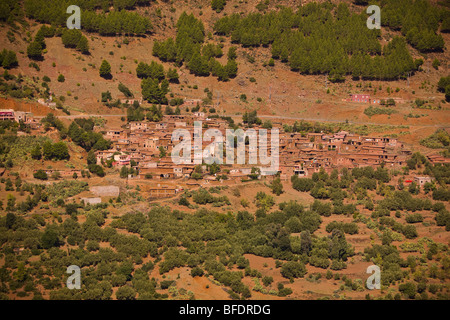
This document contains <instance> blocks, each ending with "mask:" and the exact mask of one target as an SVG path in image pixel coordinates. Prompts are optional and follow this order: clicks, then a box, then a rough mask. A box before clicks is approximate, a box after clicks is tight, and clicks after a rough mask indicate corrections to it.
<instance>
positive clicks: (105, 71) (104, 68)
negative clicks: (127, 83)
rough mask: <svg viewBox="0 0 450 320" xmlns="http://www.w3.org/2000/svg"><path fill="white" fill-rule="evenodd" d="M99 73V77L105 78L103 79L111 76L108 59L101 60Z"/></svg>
mask: <svg viewBox="0 0 450 320" xmlns="http://www.w3.org/2000/svg"><path fill="white" fill-rule="evenodd" d="M99 73H100V77H102V78H105V79H108V78H111V77H112V76H111V65H110V64H109V62H108V61H106V60H103V61H102V64H101V66H100V70H99Z"/></svg>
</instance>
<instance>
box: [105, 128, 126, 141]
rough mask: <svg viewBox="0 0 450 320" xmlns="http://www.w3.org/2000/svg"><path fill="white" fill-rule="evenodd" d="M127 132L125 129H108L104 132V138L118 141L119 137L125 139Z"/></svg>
mask: <svg viewBox="0 0 450 320" xmlns="http://www.w3.org/2000/svg"><path fill="white" fill-rule="evenodd" d="M126 138H127V132H126V131H125V130H108V131H106V133H105V139H107V140H111V141H118V140H119V139H126Z"/></svg>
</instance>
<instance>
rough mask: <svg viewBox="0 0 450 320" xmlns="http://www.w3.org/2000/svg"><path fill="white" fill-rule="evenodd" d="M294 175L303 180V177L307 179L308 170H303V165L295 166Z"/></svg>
mask: <svg viewBox="0 0 450 320" xmlns="http://www.w3.org/2000/svg"><path fill="white" fill-rule="evenodd" d="M293 173H294V175H296V176H299V177H303V178H305V177H308V175H309V174H308V169H307V168H305V167H304V166H303V165H300V164H298V165H295V166H294V172H293Z"/></svg>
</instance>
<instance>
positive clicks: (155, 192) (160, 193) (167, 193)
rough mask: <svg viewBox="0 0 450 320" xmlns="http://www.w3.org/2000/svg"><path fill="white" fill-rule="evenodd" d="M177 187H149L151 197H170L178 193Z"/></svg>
mask: <svg viewBox="0 0 450 320" xmlns="http://www.w3.org/2000/svg"><path fill="white" fill-rule="evenodd" d="M177 190H178V189H177V188H176V187H172V186H158V187H151V188H150V189H148V191H149V194H150V198H168V197H172V196H175V195H176V194H177Z"/></svg>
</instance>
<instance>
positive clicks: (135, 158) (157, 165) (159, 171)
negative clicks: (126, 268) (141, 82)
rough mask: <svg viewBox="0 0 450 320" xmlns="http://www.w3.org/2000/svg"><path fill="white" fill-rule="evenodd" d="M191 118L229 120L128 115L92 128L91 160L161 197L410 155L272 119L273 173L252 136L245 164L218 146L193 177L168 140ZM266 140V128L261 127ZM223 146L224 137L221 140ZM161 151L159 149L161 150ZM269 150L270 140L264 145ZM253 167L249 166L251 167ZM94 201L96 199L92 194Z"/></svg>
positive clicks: (392, 165)
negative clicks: (99, 136)
mask: <svg viewBox="0 0 450 320" xmlns="http://www.w3.org/2000/svg"><path fill="white" fill-rule="evenodd" d="M0 117H2V120H13V121H16V122H23V123H25V124H26V125H28V126H29V127H30V128H31V129H32V132H31V133H32V134H42V133H44V131H43V126H42V124H41V123H40V122H39V120H38V119H35V118H34V117H33V115H32V114H31V113H27V112H15V111H14V110H0ZM194 121H199V122H200V123H201V124H202V125H203V128H205V129H204V130H206V128H208V129H216V130H218V132H220V133H221V135H222V136H226V134H227V130H229V123H228V122H227V121H226V120H225V119H221V118H219V117H214V118H208V117H207V115H206V114H205V113H204V112H195V113H193V114H192V115H190V114H186V115H164V117H163V119H162V121H160V122H150V121H139V122H137V121H131V122H128V123H127V124H126V125H123V126H121V127H118V128H109V127H108V128H106V130H105V128H100V127H99V128H96V129H95V128H94V129H95V130H96V131H99V132H102V133H103V136H104V138H105V139H106V140H109V141H111V142H112V144H111V148H110V149H108V150H98V151H96V152H95V157H96V163H97V164H98V165H102V166H105V165H106V163H108V162H109V163H110V166H111V167H113V168H116V169H118V170H119V171H120V169H121V168H123V167H130V168H131V169H132V170H134V171H133V173H132V174H127V180H128V179H130V180H140V179H143V180H149V181H154V182H153V183H152V184H153V186H152V187H150V188H148V189H147V190H148V192H149V199H158V198H167V197H173V196H176V195H177V194H178V193H179V192H181V191H183V190H185V189H190V188H197V187H205V186H209V185H213V184H219V185H227V184H233V183H236V182H239V181H244V180H247V179H249V176H250V175H251V174H252V173H254V169H255V168H258V169H259V171H257V173H258V174H257V178H258V179H269V181H270V180H272V179H273V178H274V177H275V176H279V177H280V179H281V180H282V181H290V180H291V178H292V176H294V175H296V176H298V177H309V178H310V177H311V176H312V175H313V174H314V173H319V172H321V171H324V172H326V173H328V174H331V172H332V171H333V170H335V169H337V170H339V171H340V170H341V169H342V168H348V169H353V168H363V167H367V166H370V167H372V168H377V167H379V166H382V167H385V168H387V169H395V170H400V169H401V168H403V167H404V166H405V165H406V161H407V160H408V159H410V158H411V155H412V150H411V149H410V147H408V146H407V145H405V144H404V143H402V142H401V141H400V140H399V139H397V138H390V137H382V136H378V135H370V136H361V135H357V134H354V133H350V132H346V131H340V132H337V133H334V134H328V133H323V132H322V133H320V132H319V133H315V132H309V133H299V132H285V131H284V128H283V126H282V123H281V122H273V129H278V130H279V168H278V170H277V172H276V175H275V176H274V175H273V172H269V170H267V169H268V168H267V166H264V165H250V164H248V162H249V157H250V156H251V155H252V154H253V155H254V156H255V157H256V156H257V153H258V149H259V148H261V146H259V147H258V141H257V140H255V143H249V142H248V141H247V143H246V145H247V144H248V146H246V147H245V153H246V160H247V161H246V163H245V164H227V163H226V159H225V157H226V155H225V152H224V156H223V162H222V163H224V164H223V165H221V170H220V172H218V173H214V174H210V173H209V172H208V170H207V166H206V165H205V164H203V165H200V167H201V168H202V170H201V172H202V173H203V174H202V175H200V176H199V177H196V178H195V179H194V178H193V175H192V174H193V173H194V170H195V168H196V166H197V165H198V164H201V163H202V161H201V159H200V161H196V158H195V150H194V147H192V155H191V159H192V160H191V163H183V164H176V163H175V162H174V161H173V159H172V158H171V152H172V151H173V148H174V146H175V145H176V144H177V143H178V142H177V141H173V140H172V138H173V136H172V134H173V132H174V131H175V130H177V129H185V130H188V131H189V133H190V134H191V139H192V140H193V139H194V138H195V133H194V132H195V129H194ZM252 129H254V130H256V131H258V130H266V129H265V128H264V127H263V126H262V125H255V126H254V127H252ZM267 131H268V133H269V135H268V140H269V141H270V132H271V131H270V130H267ZM220 143H221V142H217V141H215V142H212V143H211V142H210V141H205V140H202V148H201V150H208V149H210V150H211V151H210V152H211V153H214V149H215V147H216V145H218V144H220ZM223 148H224V150H225V149H226V142H225V143H224V144H223ZM162 153H163V154H162ZM268 155H270V144H269V146H268ZM428 160H429V161H430V163H432V164H438V163H441V164H445V163H450V160H449V159H448V158H445V157H443V156H442V155H439V154H436V153H431V154H430V155H429V156H428ZM252 169H253V170H252ZM41 170H43V171H44V172H46V174H47V175H48V176H49V177H50V176H52V175H54V174H55V172H56V173H57V175H59V176H61V177H62V178H64V179H73V177H74V175H75V176H76V177H81V176H83V175H82V171H83V169H81V168H79V169H76V168H75V169H70V170H57V169H48V168H35V169H34V172H37V171H41ZM415 180H417V181H416V182H417V183H419V185H423V183H424V182H426V181H430V180H429V178H426V179H425V180H424V178H421V177H416V178H415ZM92 201H97V200H92Z"/></svg>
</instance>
